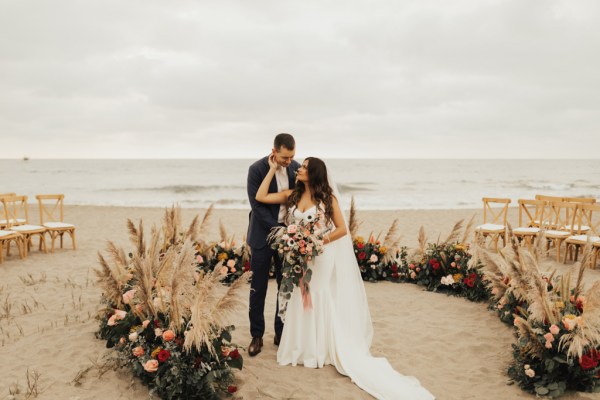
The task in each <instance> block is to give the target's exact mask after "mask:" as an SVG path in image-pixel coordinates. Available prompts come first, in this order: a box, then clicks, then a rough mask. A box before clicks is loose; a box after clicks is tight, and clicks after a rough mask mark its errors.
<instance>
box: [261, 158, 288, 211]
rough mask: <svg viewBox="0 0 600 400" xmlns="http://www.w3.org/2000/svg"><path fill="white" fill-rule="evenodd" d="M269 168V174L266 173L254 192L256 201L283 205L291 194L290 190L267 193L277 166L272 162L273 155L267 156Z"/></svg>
mask: <svg viewBox="0 0 600 400" xmlns="http://www.w3.org/2000/svg"><path fill="white" fill-rule="evenodd" d="M269 167H270V168H269V172H267V175H266V176H265V179H263V181H262V183H261V184H260V186H259V188H258V190H257V191H256V197H255V198H256V201H260V202H261V203H266V204H285V203H286V202H287V199H288V197H289V196H290V194H291V193H292V190H291V189H288V190H284V191H282V192H278V193H269V185H270V184H271V181H272V180H273V177H274V176H275V171H276V170H277V164H276V163H275V161H274V160H273V155H270V156H269Z"/></svg>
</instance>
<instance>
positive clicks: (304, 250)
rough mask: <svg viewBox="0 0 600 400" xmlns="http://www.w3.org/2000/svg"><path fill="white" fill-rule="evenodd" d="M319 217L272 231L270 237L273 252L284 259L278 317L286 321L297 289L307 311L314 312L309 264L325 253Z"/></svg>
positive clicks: (309, 217)
mask: <svg viewBox="0 0 600 400" xmlns="http://www.w3.org/2000/svg"><path fill="white" fill-rule="evenodd" d="M320 219H321V218H320V216H317V217H314V218H311V216H308V218H307V219H306V220H300V221H298V222H297V223H295V224H292V225H289V226H281V227H277V228H273V231H272V232H271V234H270V235H269V241H270V242H271V248H272V249H274V250H277V252H278V253H279V254H280V256H282V258H283V263H282V264H283V265H282V275H283V278H282V280H281V286H280V288H279V316H280V317H281V318H282V319H284V318H285V312H286V310H287V303H288V301H289V299H290V298H291V296H292V292H293V291H294V288H295V287H300V290H301V291H302V303H303V304H304V308H305V309H308V308H312V301H311V297H310V279H311V276H312V270H310V269H309V268H308V263H309V262H310V261H312V260H313V259H314V258H315V257H316V256H318V255H319V254H321V253H322V252H323V233H324V232H323V231H322V230H321V225H320V223H319V221H320Z"/></svg>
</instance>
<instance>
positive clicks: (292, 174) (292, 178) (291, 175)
mask: <svg viewBox="0 0 600 400" xmlns="http://www.w3.org/2000/svg"><path fill="white" fill-rule="evenodd" d="M287 175H288V182H289V185H290V186H289V188H290V189H293V188H294V186H295V185H296V171H295V170H294V164H290V165H288V167H287Z"/></svg>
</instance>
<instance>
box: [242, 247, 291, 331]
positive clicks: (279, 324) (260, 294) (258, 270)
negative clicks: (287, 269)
mask: <svg viewBox="0 0 600 400" xmlns="http://www.w3.org/2000/svg"><path fill="white" fill-rule="evenodd" d="M271 260H274V261H275V278H276V279H277V290H278V291H279V285H280V284H281V262H282V259H281V257H279V254H278V253H277V252H276V251H275V250H273V249H271V247H270V246H269V245H267V246H265V247H262V248H260V249H257V248H254V247H253V248H252V255H251V257H250V268H251V270H252V282H251V285H250V310H249V312H248V314H249V317H250V334H251V335H252V337H263V335H264V333H265V298H266V296H267V287H268V285H269V269H270V268H271ZM278 309H279V299H277V303H276V309H275V334H276V335H277V336H279V337H281V332H282V331H283V321H281V318H279V316H278V315H277V310H278Z"/></svg>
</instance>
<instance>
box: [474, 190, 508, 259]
mask: <svg viewBox="0 0 600 400" xmlns="http://www.w3.org/2000/svg"><path fill="white" fill-rule="evenodd" d="M481 200H482V201H483V224H482V225H479V226H478V227H476V228H475V235H476V238H477V239H478V240H479V239H482V241H483V242H484V243H485V241H486V240H487V237H488V236H489V237H491V238H492V243H493V244H494V248H495V249H496V251H498V240H499V239H500V238H502V244H503V245H506V217H507V214H508V205H509V204H510V199H505V198H493V197H484V198H483V199H481ZM493 205H501V207H492V206H493Z"/></svg>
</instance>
